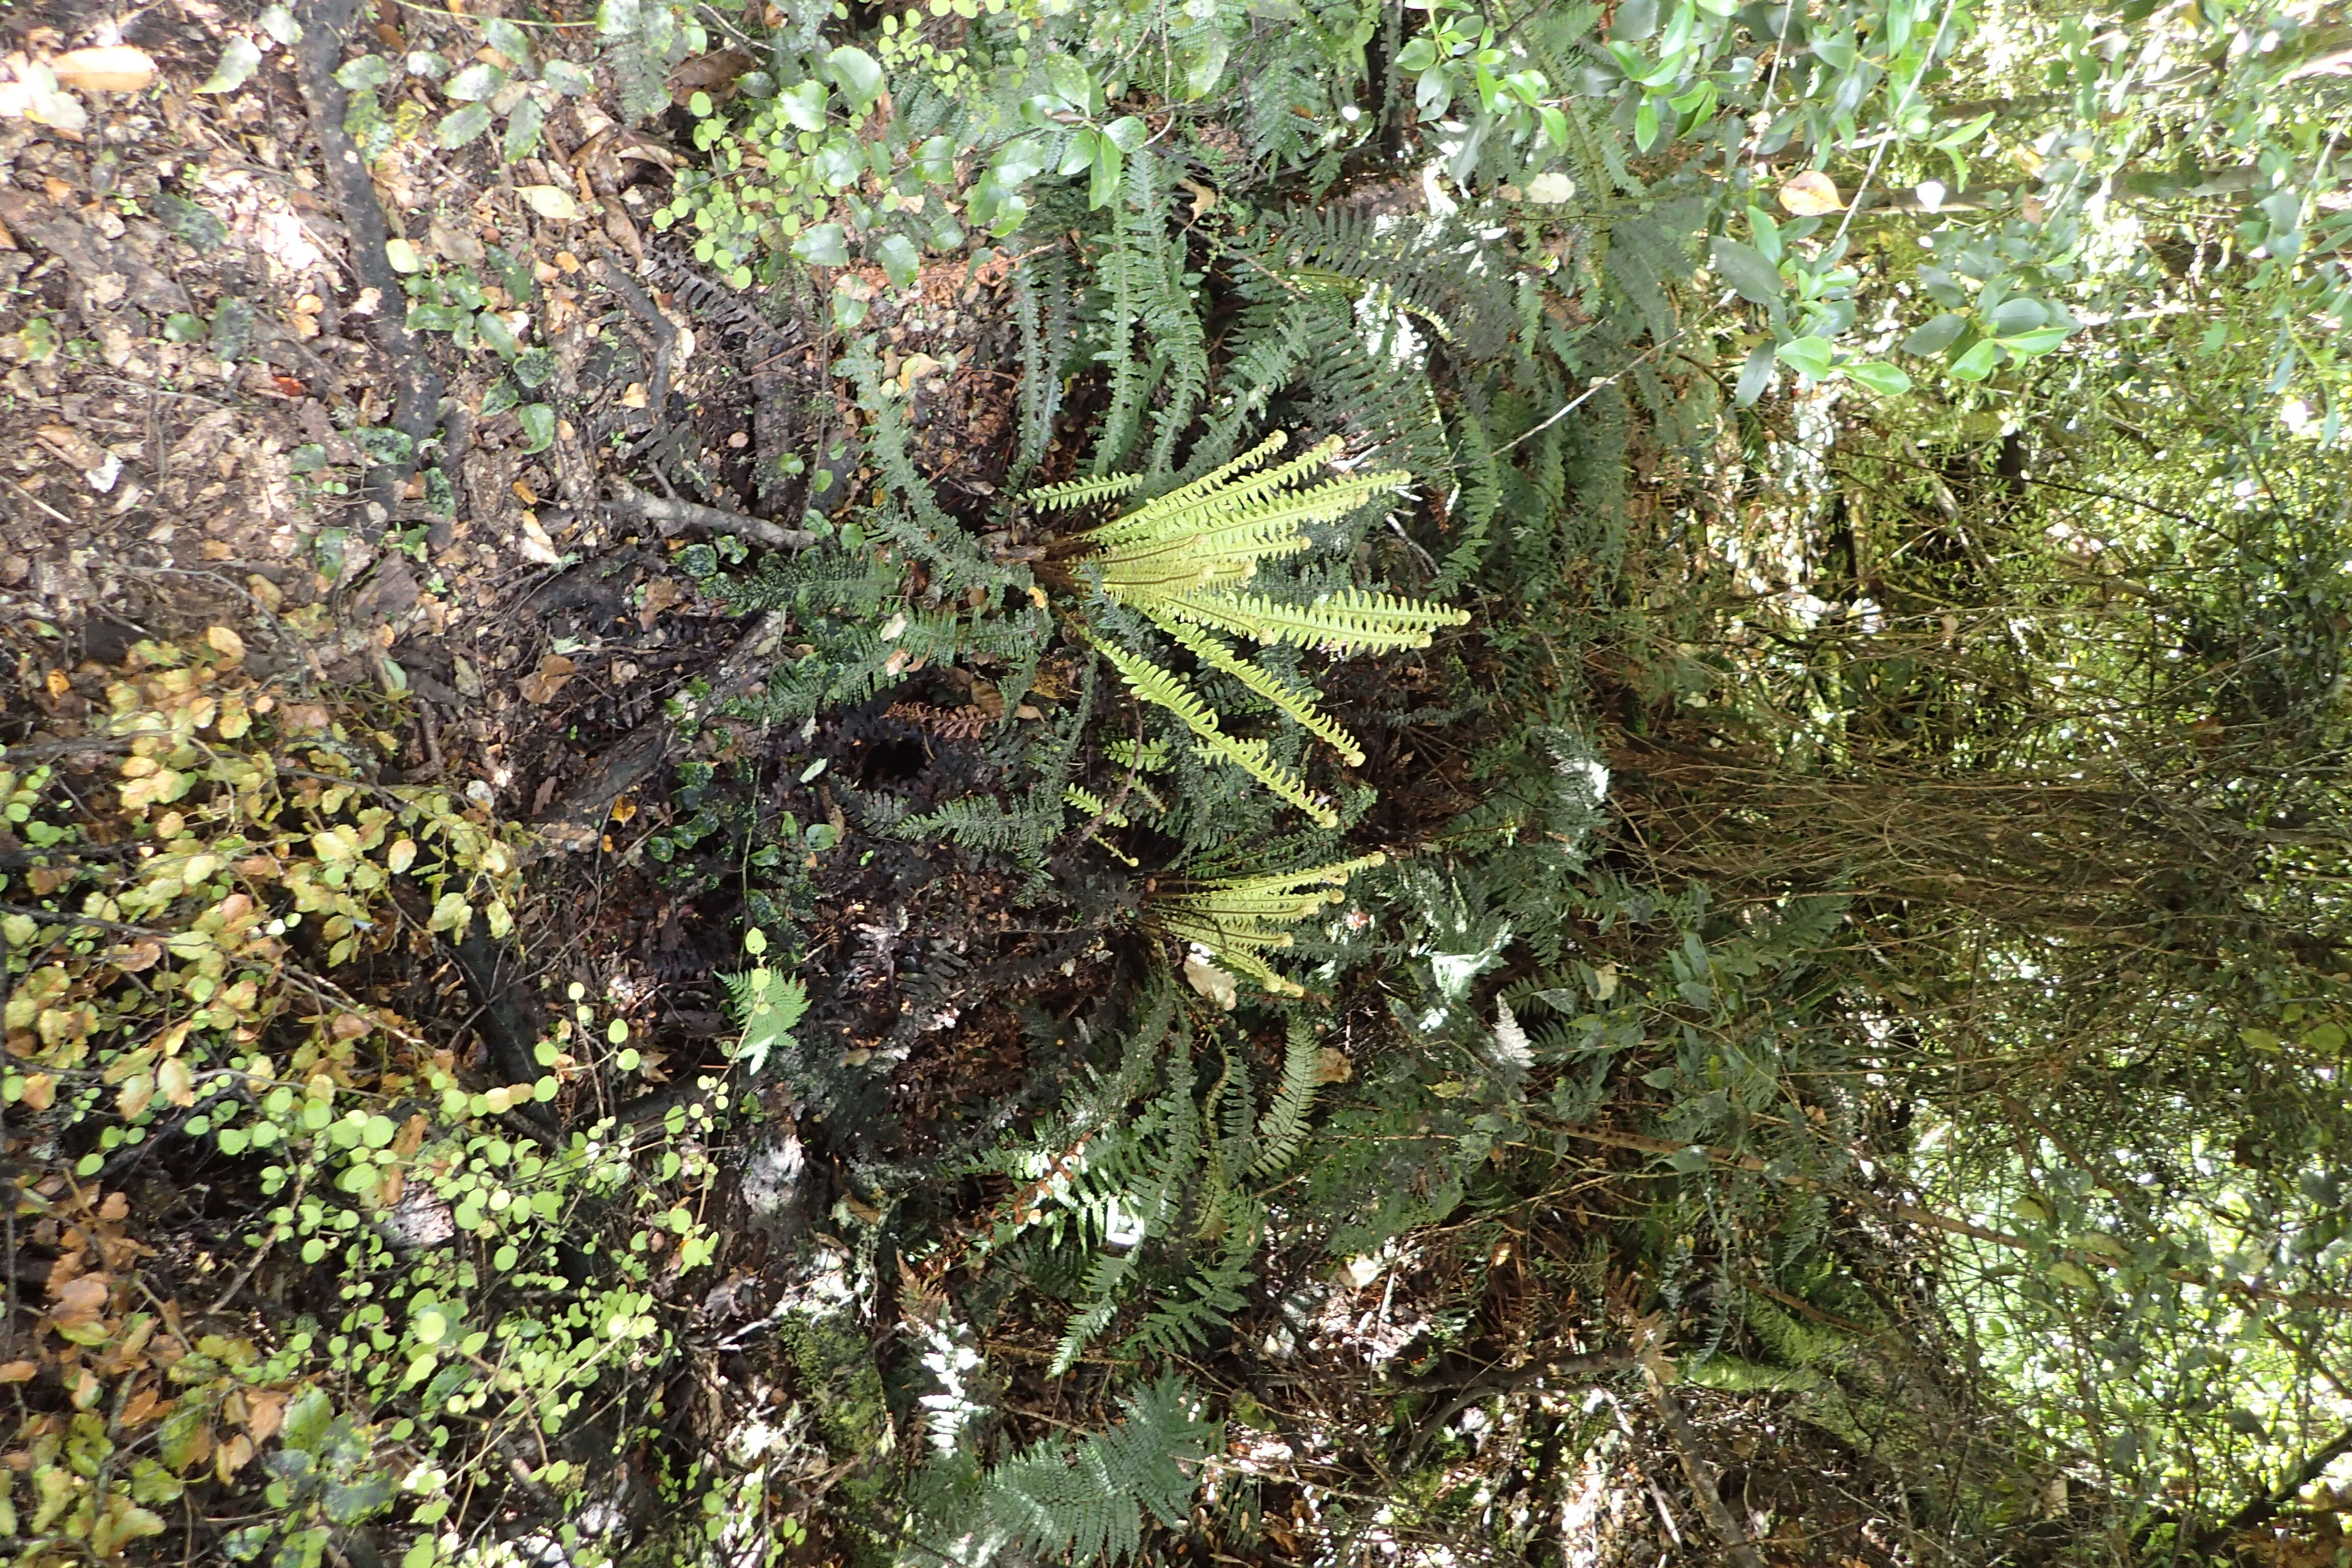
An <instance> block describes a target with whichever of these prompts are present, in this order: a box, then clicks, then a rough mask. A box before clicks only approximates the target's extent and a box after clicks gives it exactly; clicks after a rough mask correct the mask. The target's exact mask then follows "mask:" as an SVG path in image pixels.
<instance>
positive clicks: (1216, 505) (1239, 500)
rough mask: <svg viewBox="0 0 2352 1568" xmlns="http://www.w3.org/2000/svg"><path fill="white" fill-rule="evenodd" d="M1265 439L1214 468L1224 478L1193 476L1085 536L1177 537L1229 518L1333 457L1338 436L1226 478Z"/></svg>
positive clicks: (1263, 446)
mask: <svg viewBox="0 0 2352 1568" xmlns="http://www.w3.org/2000/svg"><path fill="white" fill-rule="evenodd" d="M1276 434H1277V435H1278V434H1279V432H1277V433H1276ZM1271 440H1272V438H1271V437H1269V439H1268V441H1265V442H1260V443H1259V444H1258V446H1257V447H1255V448H1254V449H1253V450H1252V451H1251V452H1250V453H1247V454H1244V456H1243V457H1240V458H1235V459H1234V461H1233V462H1231V463H1228V464H1226V465H1225V466H1224V468H1220V469H1218V470H1217V472H1218V473H1219V474H1224V475H1227V479H1225V480H1223V481H1221V482H1219V483H1217V484H1214V485H1212V484H1209V483H1207V482H1206V481H1205V480H1202V479H1196V480H1194V481H1193V482H1192V484H1189V485H1186V486H1184V487H1183V488H1182V489H1177V490H1171V491H1170V492H1169V493H1168V494H1167V495H1164V496H1160V497H1159V498H1158V499H1156V500H1150V501H1147V502H1145V503H1144V504H1143V505H1142V506H1140V507H1138V508H1137V509H1136V510H1133V511H1131V512H1129V513H1128V514H1127V515H1126V516H1124V517H1117V518H1113V519H1112V520H1111V521H1108V522H1106V523H1104V524H1102V525H1101V526H1100V527H1098V528H1096V529H1094V530H1093V531H1091V533H1090V534H1089V537H1090V538H1092V539H1094V540H1095V541H1096V542H1097V543H1100V544H1103V545H1109V544H1113V543H1117V542H1120V541H1122V540H1128V539H1139V538H1169V537H1173V536H1177V535H1181V534H1182V533H1185V532H1187V531H1191V530H1192V529H1193V528H1195V527H1197V526H1198V524H1199V523H1200V522H1201V521H1202V520H1203V519H1215V518H1220V517H1230V516H1232V515H1234V514H1235V513H1236V512H1238V511H1240V510H1243V509H1244V508H1247V507H1250V506H1253V505H1255V504H1256V503H1257V502H1259V501H1260V500H1263V499H1264V498H1265V497H1267V496H1271V495H1275V494H1276V493H1278V492H1280V491H1282V490H1284V489H1288V488H1289V487H1290V486H1292V485H1295V484H1297V483H1299V482H1300V481H1301V480H1303V479H1306V478H1307V475H1309V474H1311V473H1313V472H1314V471H1315V470H1316V469H1318V468H1322V467H1323V466H1325V465H1326V464H1328V463H1329V462H1330V460H1331V459H1332V458H1334V457H1337V456H1338V455H1339V446H1340V443H1339V437H1336V436H1334V437H1330V438H1329V439H1328V440H1324V441H1320V442H1318V443H1317V444H1316V445H1315V446H1313V447H1309V448H1308V449H1307V450H1306V451H1304V452H1302V453H1300V454H1299V455H1298V456H1297V457H1296V458H1291V459H1290V461H1288V462H1286V463H1283V464H1281V465H1279V466H1277V467H1276V468H1268V469H1266V470H1265V472H1264V473H1262V474H1253V475H1251V476H1250V477H1249V478H1248V479H1232V478H1231V477H1230V476H1231V473H1232V472H1234V471H1240V470H1244V469H1247V468H1253V467H1255V464H1256V462H1257V461H1258V460H1261V459H1260V458H1259V454H1262V453H1265V452H1267V451H1268V449H1269V444H1270V443H1271ZM1210 477H1211V478H1214V477H1215V476H1214V475H1212V476H1210Z"/></svg>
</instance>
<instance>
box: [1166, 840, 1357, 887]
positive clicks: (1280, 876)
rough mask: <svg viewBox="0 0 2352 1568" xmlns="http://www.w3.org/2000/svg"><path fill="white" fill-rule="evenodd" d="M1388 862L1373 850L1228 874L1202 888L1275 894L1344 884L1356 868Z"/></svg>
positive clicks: (1205, 884)
mask: <svg viewBox="0 0 2352 1568" xmlns="http://www.w3.org/2000/svg"><path fill="white" fill-rule="evenodd" d="M1388 863H1389V858H1388V856H1387V855H1386V854H1385V853H1383V852H1382V851H1381V850H1378V849H1375V850H1373V851H1372V852H1371V853H1370V854H1369V855H1359V856H1357V857H1356V858H1354V859H1352V860H1334V861H1332V862H1331V863H1330V864H1328V865H1325V866H1309V867H1307V868H1304V869H1302V870H1297V871H1275V872H1269V873H1265V874H1264V875H1260V876H1255V877H1227V878H1225V879H1223V880H1221V881H1215V882H1208V883H1204V884H1202V886H1203V887H1205V888H1207V889H1213V890H1214V891H1216V892H1220V893H1276V892H1288V891H1291V890H1293V889H1303V888H1310V887H1316V886H1318V885H1319V886H1323V887H1332V888H1339V887H1345V886H1346V885H1347V882H1348V879H1349V878H1350V877H1352V876H1354V875H1355V874H1356V873H1357V872H1359V871H1369V870H1371V869H1373V868H1376V867H1381V866H1385V865H1387V864H1388Z"/></svg>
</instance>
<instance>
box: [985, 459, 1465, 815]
mask: <svg viewBox="0 0 2352 1568" xmlns="http://www.w3.org/2000/svg"><path fill="white" fill-rule="evenodd" d="M1285 441H1286V437H1284V436H1283V435H1282V434H1281V433H1280V432H1278V431H1277V432H1276V434H1274V435H1273V436H1271V437H1267V438H1266V439H1265V441H1262V442H1260V443H1259V444H1258V445H1257V446H1256V447H1253V448H1251V449H1250V450H1249V451H1248V452H1246V453H1244V454H1243V455H1242V456H1241V457H1238V458H1234V459H1233V460H1231V461H1230V462H1227V463H1225V464H1223V466H1221V467H1219V468H1214V469H1213V470H1211V471H1210V472H1209V473H1207V474H1205V475H1203V476H1202V477H1201V478H1200V479H1194V480H1192V481H1191V482H1190V483H1188V484H1184V485H1181V486H1178V487H1177V488H1175V489H1171V490H1168V491H1166V492H1165V493H1163V494H1161V495H1160V496H1158V497H1157V498H1155V499H1153V500H1150V501H1147V502H1145V503H1144V504H1143V505H1141V506H1139V507H1136V508H1134V509H1132V510H1129V511H1127V512H1125V513H1123V514H1121V515H1120V516H1118V517H1116V518H1113V519H1112V520H1111V521H1108V522H1104V523H1101V524H1098V525H1097V526H1096V527H1094V528H1091V529H1088V530H1087V531H1084V532H1082V533H1079V534H1077V535H1076V536H1075V537H1073V538H1072V539H1071V540H1069V541H1068V542H1067V549H1068V552H1069V553H1070V554H1071V555H1072V556H1074V557H1076V559H1077V561H1078V563H1079V564H1078V565H1077V567H1076V576H1077V579H1078V581H1080V582H1082V583H1083V584H1085V585H1086V586H1087V587H1088V588H1090V589H1092V590H1093V591H1094V592H1096V593H1097V594H1099V595H1102V597H1103V598H1105V599H1107V600H1108V601H1109V602H1110V603H1112V604H1114V605H1123V606H1127V607H1129V608H1132V609H1136V610H1139V611H1140V612H1141V613H1142V614H1143V616H1145V617H1146V618H1147V619H1148V620H1150V622H1151V624H1152V625H1154V626H1157V627H1158V628H1159V629H1160V631H1161V632H1163V633H1164V634H1166V635H1167V636H1168V637H1170V638H1171V640H1172V641H1174V642H1175V643H1176V644H1177V645H1178V646H1179V647H1182V648H1183V649H1185V651H1187V652H1189V653H1191V654H1192V656H1193V657H1194V658H1197V659H1198V660H1199V661H1200V662H1201V663H1202V665H1203V666H1204V667H1206V668H1210V669H1213V670H1216V671H1219V672H1220V673H1222V674H1224V675H1227V676H1230V677H1232V678H1233V679H1235V680H1236V681H1238V682H1239V683H1240V684H1241V685H1242V686H1243V687H1244V689H1246V690H1248V691H1249V692H1251V693H1252V694H1254V695H1255V696H1256V697H1258V698H1260V699H1262V700H1264V701H1265V702H1266V703H1268V704H1269V705H1271V706H1272V707H1273V708H1274V709H1275V710H1276V711H1277V712H1279V713H1281V714H1283V715H1285V716H1286V717H1287V718H1288V719H1290V720H1291V721H1293V722H1295V723H1297V724H1298V725H1299V726H1300V727H1302V728H1303V729H1305V730H1307V731H1308V732H1309V733H1311V734H1313V735H1315V736H1316V737H1318V739H1320V740H1322V741H1324V742H1326V743H1328V744H1329V745H1331V746H1332V747H1334V748H1335V749H1337V750H1338V751H1339V752H1340V754H1341V756H1342V758H1343V759H1344V760H1346V761H1347V762H1348V763H1349V764H1350V765H1354V764H1357V763H1361V761H1362V760H1363V752H1362V749H1361V748H1360V746H1358V745H1357V743H1356V742H1355V738H1354V737H1353V736H1351V735H1349V733H1348V731H1346V730H1344V729H1342V728H1341V727H1340V726H1339V724H1338V723H1336V722H1334V721H1332V720H1331V719H1330V718H1329V717H1328V715H1327V714H1325V713H1323V712H1322V711H1321V710H1320V709H1319V708H1318V706H1317V704H1316V700H1315V697H1314V694H1313V693H1312V692H1309V691H1306V690H1302V689H1299V688H1297V687H1296V686H1294V685H1292V684H1291V683H1289V682H1287V681H1286V680H1284V679H1281V678H1280V677H1278V676H1276V675H1275V674H1273V673H1272V672H1270V671H1268V670H1267V669H1265V668H1263V667H1262V666H1260V665H1257V664H1255V663H1252V662H1251V661H1250V660H1248V659H1246V658H1242V657H1241V656H1240V655H1238V654H1235V653H1234V651H1233V649H1232V648H1231V647H1229V646H1228V645H1227V644H1225V643H1224V642H1223V640H1222V638H1221V637H1219V636H1218V635H1217V634H1219V633H1224V634H1227V635H1236V636H1247V637H1255V638H1256V639H1257V640H1258V641H1260V642H1264V643H1280V642H1289V643H1295V644H1298V645H1300V646H1318V645H1319V646H1322V647H1330V648H1333V649H1336V650H1339V651H1343V652H1344V651H1349V650H1376V649H1386V648H1397V647H1427V646H1428V643H1429V637H1430V633H1431V632H1432V631H1433V629H1434V628H1436V627H1438V626H1448V625H1457V626H1458V625H1460V624H1462V623H1463V622H1464V621H1466V620H1467V619H1468V618H1469V617H1468V616H1467V614H1466V613H1465V612H1462V611H1450V610H1444V609H1439V608H1437V607H1435V606H1432V605H1421V604H1416V603H1412V602H1410V601H1405V600H1399V599H1395V598H1392V597H1391V596H1389V595H1381V594H1368V593H1365V592H1363V591H1362V590H1360V589H1352V588H1350V589H1343V590H1340V591H1339V593H1337V594H1334V595H1325V596H1322V597H1319V598H1318V600H1316V601H1315V602H1314V603H1311V604H1307V605H1293V604H1286V603H1282V602H1278V601H1276V600H1274V599H1270V598H1267V597H1265V596H1263V595H1254V594H1246V593H1243V592H1241V591H1240V588H1239V585H1240V584H1243V583H1245V582H1248V581H1250V580H1251V579H1252V578H1253V577H1255V574H1256V573H1257V568H1258V563H1260V562H1261V561H1265V560H1269V559H1276V558H1279V557H1282V556H1286V555H1294V554H1297V553H1299V552H1303V551H1306V550H1308V549H1311V548H1313V545H1314V540H1313V539H1312V538H1311V537H1310V536H1309V535H1308V534H1307V531H1306V530H1307V528H1308V527H1309V526H1311V525H1313V524H1316V523H1320V522H1328V521H1335V520H1337V519H1339V518H1343V517H1346V516H1347V515H1349V513H1351V512H1353V511H1355V510H1357V509H1358V508H1359V507H1360V506H1362V505H1364V504H1365V503H1366V502H1368V501H1369V500H1371V499H1372V498H1373V497H1375V496H1377V495H1379V494H1381V492H1382V491H1384V490H1386V489H1391V488H1392V487H1393V486H1394V485H1395V484H1396V482H1397V476H1395V475H1393V474H1389V473H1381V472H1373V473H1369V474H1360V475H1349V476H1346V477H1344V478H1340V479H1326V480H1324V481H1323V482H1321V483H1319V484H1316V485H1312V486H1311V487H1308V488H1306V489H1300V488H1299V487H1300V486H1301V485H1303V484H1305V482H1306V480H1307V476H1309V475H1310V474H1312V473H1313V472H1314V471H1315V469H1317V468H1319V467H1321V466H1322V465H1324V464H1326V463H1328V462H1329V461H1330V460H1331V459H1332V458H1334V457H1335V456H1336V455H1337V454H1338V452H1339V441H1338V439H1337V438H1336V437H1334V438H1333V439H1331V440H1328V441H1326V442H1324V443H1323V444H1321V445H1320V446H1318V447H1314V448H1313V449H1311V450H1310V451H1308V452H1307V453H1305V454H1304V455H1302V456H1300V457H1297V458H1293V459H1291V460H1290V461H1288V462H1286V463H1282V464H1279V465H1277V466H1276V467H1274V468H1267V469H1265V470H1264V471H1263V472H1259V473H1255V474H1252V473H1251V472H1250V470H1252V469H1254V468H1258V467H1259V465H1261V464H1263V463H1264V462H1265V460H1266V459H1267V458H1270V457H1271V456H1272V455H1273V454H1274V453H1276V452H1277V451H1279V450H1281V448H1282V447H1283V445H1284V443H1285ZM1245 475H1246V476H1248V477H1246V478H1244V477H1243V476H1245ZM1131 488H1132V485H1131V484H1130V483H1129V482H1128V481H1125V480H1120V479H1080V480H1074V481H1072V482H1070V483H1069V484H1066V485H1059V486H1055V487H1052V488H1050V489H1045V490H1040V491H1034V492H1032V493H1031V495H1030V496H1029V497H1028V498H1026V499H1027V500H1029V502H1030V503H1031V504H1032V505H1033V506H1036V507H1039V508H1041V509H1045V510H1055V509H1060V508H1070V507H1076V506H1082V505H1087V504H1089V503H1092V502H1096V501H1099V500H1104V499H1108V498H1109V497H1112V496H1115V495H1118V494H1120V493H1123V492H1124V491H1125V490H1127V489H1131ZM1097 646H1098V647H1099V648H1100V651H1101V652H1102V655H1103V657H1104V658H1106V659H1108V661H1109V662H1110V664H1111V667H1112V668H1114V669H1116V670H1118V673H1119V676H1120V678H1121V679H1124V680H1125V681H1126V682H1127V685H1128V687H1129V689H1130V690H1132V691H1133V692H1134V693H1135V694H1136V695H1137V696H1138V697H1139V698H1141V699H1142V700H1145V701H1146V702H1149V703H1151V704H1152V705H1154V706H1155V707H1159V708H1161V709H1164V710H1167V711H1169V712H1171V713H1173V714H1175V715H1176V717H1177V718H1178V719H1180V720H1181V721H1183V723H1184V725H1185V726H1186V728H1188V729H1189V730H1191V731H1192V734H1193V735H1194V737H1195V738H1196V740H1197V742H1198V743H1199V744H1200V745H1201V746H1202V747H1204V748H1206V749H1208V750H1209V751H1211V752H1214V753H1215V754H1216V755H1218V756H1220V757H1222V758H1224V759H1226V760H1228V761H1231V762H1234V763H1238V764H1239V765H1240V766H1241V767H1242V768H1244V770H1245V771H1247V772H1248V773H1249V774H1250V775H1251V776H1252V777H1254V778H1255V779H1256V780H1258V781H1259V782H1260V783H1261V784H1265V786H1266V787H1267V788H1268V789H1270V790H1272V791H1274V793H1275V794H1276V795H1279V796H1281V797H1282V798H1283V799H1284V800H1286V801H1288V802H1289V803H1290V804H1292V805H1296V806H1297V807H1298V808H1299V809H1300V810H1302V811H1305V812H1306V813H1307V815H1308V816H1311V817H1313V818H1314V819H1315V820H1316V821H1318V823H1320V824H1321V825H1323V826H1327V827H1328V826H1333V825H1335V824H1336V823H1337V822H1338V820H1339V818H1338V814H1337V813H1336V812H1334V811H1332V810H1331V809H1330V808H1329V807H1328V806H1325V805H1321V804H1319V803H1318V802H1317V801H1316V800H1315V799H1314V797H1313V796H1312V795H1310V794H1309V793H1308V791H1307V783H1306V781H1305V779H1304V778H1302V777H1301V776H1300V775H1299V774H1297V773H1295V772H1293V771H1292V770H1290V769H1289V768H1287V767H1286V766H1284V765H1283V764H1282V763H1280V762H1278V761H1276V758H1275V757H1274V755H1273V753H1272V752H1271V751H1270V749H1269V748H1268V746H1267V745H1266V743H1265V742H1264V741H1262V740H1258V739H1255V738H1243V737H1236V736H1234V735H1231V734H1229V733H1228V732H1227V731H1225V729H1224V728H1223V723H1222V722H1221V721H1220V720H1219V718H1218V715H1217V714H1216V713H1215V711H1214V710H1212V709H1211V708H1210V707H1209V706H1208V704H1207V703H1206V702H1204V701H1203V700H1202V699H1201V698H1200V697H1199V696H1198V695H1197V694H1195V693H1194V691H1193V690H1192V687H1191V686H1190V685H1189V683H1187V682H1186V681H1185V679H1183V678H1182V677H1181V676H1180V675H1177V674H1175V673H1173V672H1172V671H1170V670H1168V669H1165V668H1161V667H1160V665H1158V664H1157V663H1155V662H1153V661H1152V660H1151V659H1150V658H1147V657H1145V656H1142V655H1139V654H1135V653H1131V652H1129V651H1127V650H1125V649H1121V648H1118V647H1113V646H1111V645H1109V644H1108V643H1107V642H1106V643H1098V645H1097Z"/></svg>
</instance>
